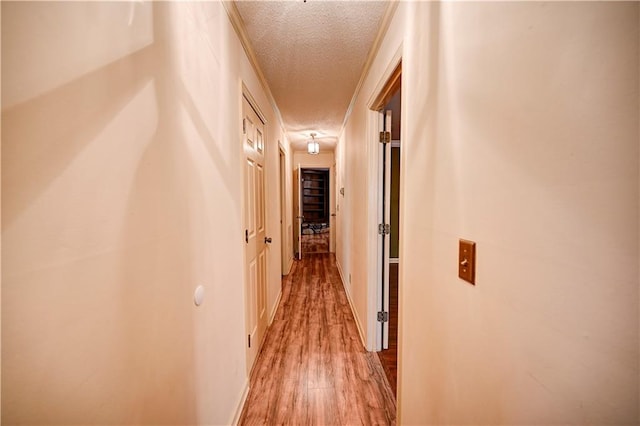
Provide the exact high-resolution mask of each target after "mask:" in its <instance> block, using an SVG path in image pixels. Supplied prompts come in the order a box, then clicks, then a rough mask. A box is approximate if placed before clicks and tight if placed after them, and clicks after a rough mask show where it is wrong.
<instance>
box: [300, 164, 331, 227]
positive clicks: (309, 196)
mask: <svg viewBox="0 0 640 426" xmlns="http://www.w3.org/2000/svg"><path fill="white" fill-rule="evenodd" d="M302 215H303V216H304V222H306V223H329V171H328V170H319V169H302Z"/></svg>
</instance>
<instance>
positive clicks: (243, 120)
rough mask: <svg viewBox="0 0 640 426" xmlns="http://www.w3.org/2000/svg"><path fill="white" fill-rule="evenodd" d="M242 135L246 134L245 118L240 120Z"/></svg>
mask: <svg viewBox="0 0 640 426" xmlns="http://www.w3.org/2000/svg"><path fill="white" fill-rule="evenodd" d="M242 134H243V135H246V134H247V119H246V118H243V119H242Z"/></svg>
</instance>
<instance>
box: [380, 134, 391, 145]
mask: <svg viewBox="0 0 640 426" xmlns="http://www.w3.org/2000/svg"><path fill="white" fill-rule="evenodd" d="M380 143H391V132H380Z"/></svg>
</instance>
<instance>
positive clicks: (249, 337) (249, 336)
mask: <svg viewBox="0 0 640 426" xmlns="http://www.w3.org/2000/svg"><path fill="white" fill-rule="evenodd" d="M247 340H248V343H249V347H251V335H250V334H248V335H247Z"/></svg>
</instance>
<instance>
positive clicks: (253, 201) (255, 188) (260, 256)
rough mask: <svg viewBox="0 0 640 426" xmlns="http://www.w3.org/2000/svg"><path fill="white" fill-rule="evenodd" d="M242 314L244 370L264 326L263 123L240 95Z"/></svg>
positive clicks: (265, 292)
mask: <svg viewBox="0 0 640 426" xmlns="http://www.w3.org/2000/svg"><path fill="white" fill-rule="evenodd" d="M242 112H243V120H244V124H243V132H244V137H243V152H244V157H245V158H244V159H245V173H244V179H245V182H244V193H245V203H244V214H243V217H244V226H245V265H246V266H245V271H246V272H245V274H246V279H245V303H246V306H245V318H246V321H247V330H246V331H247V372H248V373H250V372H251V368H252V367H253V364H254V362H255V358H256V356H257V354H258V351H259V349H260V345H261V343H262V340H263V338H264V334H265V331H266V329H267V308H266V305H267V301H266V294H267V271H266V267H267V261H266V256H267V252H266V242H265V235H266V234H265V231H266V221H265V182H264V176H265V173H264V149H265V145H264V139H263V134H264V124H263V123H262V121H261V120H260V118H259V117H258V115H257V114H256V112H255V111H254V109H253V108H252V107H251V105H250V104H249V102H248V101H247V100H246V99H245V98H244V97H243V103H242Z"/></svg>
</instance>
